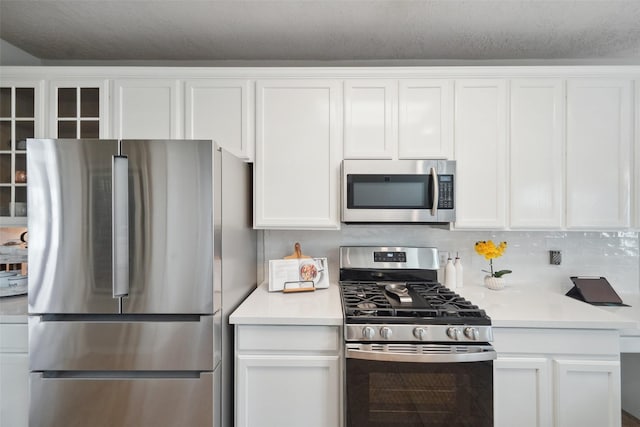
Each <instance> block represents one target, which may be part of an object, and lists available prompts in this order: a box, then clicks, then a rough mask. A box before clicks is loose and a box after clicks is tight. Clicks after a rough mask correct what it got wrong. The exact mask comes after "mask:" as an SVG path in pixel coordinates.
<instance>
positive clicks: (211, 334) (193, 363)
mask: <svg viewBox="0 0 640 427" xmlns="http://www.w3.org/2000/svg"><path fill="white" fill-rule="evenodd" d="M27 165H28V170H29V184H28V203H29V208H30V210H29V219H28V226H29V235H30V236H31V238H30V239H29V267H30V269H29V290H28V301H29V369H30V409H29V425H30V426H32V427H36V426H37V427H40V426H67V427H73V426H94V427H96V426H131V427H134V426H135V427H141V426H154V427H157V426H177V425H185V426H186V425H188V426H220V425H221V417H222V412H223V408H222V407H221V405H222V400H221V391H220V389H221V387H223V384H222V383H221V376H223V371H222V367H223V366H224V362H225V358H223V357H222V353H221V351H222V348H223V345H222V341H223V340H225V339H226V340H228V341H230V338H229V337H228V331H227V329H226V327H223V321H224V319H223V318H224V316H225V313H230V312H231V311H232V310H233V308H235V307H233V306H230V307H229V309H228V311H226V312H225V305H224V304H223V299H222V294H223V290H225V288H226V287H229V283H228V282H229V278H230V277H231V276H229V275H230V274H232V275H233V274H235V273H237V272H238V268H237V267H234V265H233V264H234V262H237V261H234V260H238V259H242V260H243V261H246V262H243V267H244V270H245V271H247V272H248V274H249V275H250V274H251V267H248V268H247V264H251V262H252V260H251V253H252V252H255V237H252V236H253V232H252V231H250V222H249V220H248V218H249V215H250V213H249V201H248V200H249V198H250V194H249V192H248V190H249V189H250V188H249V185H247V183H248V182H249V179H250V171H249V167H248V166H247V165H245V164H244V163H242V162H241V161H240V160H238V159H236V158H235V157H233V156H232V155H230V154H228V153H226V152H224V151H222V150H220V149H218V148H217V147H214V144H213V143H212V142H211V141H195V140H184V141H177V140H164V141H162V140H135V141H134V140H130V141H126V140H123V141H116V140H70V139H68V140H64V139H60V140H38V139H33V140H29V141H28V146H27ZM227 190H229V191H227ZM227 230H229V231H227ZM225 233H231V235H230V238H225ZM252 245H253V246H252ZM247 256H249V259H247V258H246V257H247ZM227 257H230V258H232V259H231V260H229V261H225V259H226V258H227ZM225 263H226V264H225ZM254 264H255V262H254ZM225 265H229V266H230V267H229V271H228V272H227V271H224V270H225V268H226V267H225ZM233 279H234V280H237V282H234V283H233V285H234V286H235V287H236V289H235V290H234V291H233V292H231V293H230V300H231V301H229V302H227V303H226V305H230V304H231V305H233V304H236V305H237V303H238V300H239V299H242V298H243V297H244V296H246V294H247V293H249V292H250V287H251V285H252V284H253V285H254V286H255V270H254V274H253V278H251V276H249V277H248V278H247V275H246V274H239V275H238V276H236V277H233ZM245 281H246V282H245ZM243 291H244V295H240V294H242V292H243ZM225 299H226V295H225ZM227 315H228V314H227ZM224 323H226V322H224ZM229 348H230V347H229ZM228 351H229V350H228ZM221 359H222V362H221ZM228 359H229V360H231V358H228ZM227 369H229V368H227ZM226 387H229V388H230V386H229V385H226Z"/></svg>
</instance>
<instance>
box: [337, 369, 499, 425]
mask: <svg viewBox="0 0 640 427" xmlns="http://www.w3.org/2000/svg"><path fill="white" fill-rule="evenodd" d="M347 426H348V427H374V426H380V427H383V426H384V427H393V426H403V427H414V426H415V427H418V426H469V427H483V426H487V427H490V426H493V362H492V361H488V362H464V363H406V362H379V361H368V360H358V359H347Z"/></svg>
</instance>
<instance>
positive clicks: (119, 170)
mask: <svg viewBox="0 0 640 427" xmlns="http://www.w3.org/2000/svg"><path fill="white" fill-rule="evenodd" d="M112 180H113V181H112V200H111V202H112V203H111V209H112V212H111V214H112V216H111V218H112V233H113V247H112V251H113V252H112V255H113V297H114V298H122V297H126V296H128V295H129V159H128V158H127V156H113V175H112Z"/></svg>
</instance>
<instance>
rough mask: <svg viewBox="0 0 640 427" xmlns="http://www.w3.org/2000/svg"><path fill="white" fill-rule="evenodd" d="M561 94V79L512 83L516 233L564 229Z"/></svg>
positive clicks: (512, 183)
mask: <svg viewBox="0 0 640 427" xmlns="http://www.w3.org/2000/svg"><path fill="white" fill-rule="evenodd" d="M563 93H564V92H563V83H562V81H561V80H556V79H539V80H513V81H512V82H511V123H510V124H511V126H510V130H511V139H510V148H511V150H510V152H511V157H510V161H509V166H510V167H509V170H510V171H511V179H510V194H509V199H510V224H511V227H512V228H545V229H550V228H560V227H562V226H563V212H564V205H563V200H564V191H563V190H564V127H563V123H564V120H563V119H564V117H563V115H564V97H563Z"/></svg>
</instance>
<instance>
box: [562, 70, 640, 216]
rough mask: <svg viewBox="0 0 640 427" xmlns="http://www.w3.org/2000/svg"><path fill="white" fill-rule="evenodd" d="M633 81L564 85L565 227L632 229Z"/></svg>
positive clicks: (580, 82)
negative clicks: (565, 118)
mask: <svg viewBox="0 0 640 427" xmlns="http://www.w3.org/2000/svg"><path fill="white" fill-rule="evenodd" d="M631 111H632V109H631V82H630V81H626V80H604V79H602V80H588V79H580V80H570V81H569V82H568V86H567V228H602V227H613V228H619V227H628V226H629V225H630V223H629V218H630V212H629V210H630V176H629V174H630V167H631V161H630V157H631V151H630V150H631V137H632V132H631V130H632V121H631Z"/></svg>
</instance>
